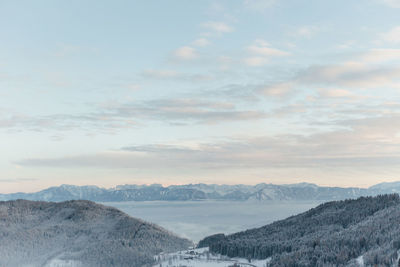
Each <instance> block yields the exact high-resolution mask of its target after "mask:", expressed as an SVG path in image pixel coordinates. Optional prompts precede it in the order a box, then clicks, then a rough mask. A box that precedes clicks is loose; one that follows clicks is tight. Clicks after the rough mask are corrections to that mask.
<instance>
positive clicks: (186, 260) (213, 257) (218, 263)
mask: <svg viewBox="0 0 400 267" xmlns="http://www.w3.org/2000/svg"><path fill="white" fill-rule="evenodd" d="M156 260H157V264H155V265H154V266H153V267H160V266H161V267H179V266H186V267H266V266H267V263H268V262H269V259H266V260H250V261H249V260H247V259H242V258H228V257H226V256H222V255H220V254H214V253H211V252H209V250H208V248H198V249H189V250H183V251H179V252H176V253H169V254H160V255H158V256H157V257H156Z"/></svg>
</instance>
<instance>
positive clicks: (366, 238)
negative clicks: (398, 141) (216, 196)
mask: <svg viewBox="0 0 400 267" xmlns="http://www.w3.org/2000/svg"><path fill="white" fill-rule="evenodd" d="M399 222H400V199H399V196H398V195H397V194H392V195H381V196H377V197H361V198H359V199H356V200H345V201H334V202H328V203H325V204H322V205H320V206H318V207H316V208H313V209H311V210H309V211H307V212H305V213H302V214H299V215H296V216H292V217H289V218H287V219H285V220H281V221H277V222H275V223H272V224H269V225H266V226H263V227H261V228H257V229H251V230H247V231H244V232H239V233H235V234H231V235H228V236H225V235H223V234H220V235H214V236H210V237H207V238H205V239H203V240H202V241H200V243H199V247H206V246H209V247H210V250H211V251H212V252H217V253H220V254H223V255H228V256H230V257H245V258H253V259H255V258H256V259H266V258H270V266H358V265H357V264H356V263H357V262H364V263H365V265H367V266H369V265H370V266H393V264H395V263H397V262H398V259H399V256H398V253H397V252H398V250H399V249H400V224H399ZM396 266H397V265H396Z"/></svg>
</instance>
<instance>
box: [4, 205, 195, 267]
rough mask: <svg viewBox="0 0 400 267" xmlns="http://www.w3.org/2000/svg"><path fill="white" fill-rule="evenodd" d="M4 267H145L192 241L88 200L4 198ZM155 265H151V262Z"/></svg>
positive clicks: (188, 244)
mask: <svg viewBox="0 0 400 267" xmlns="http://www.w3.org/2000/svg"><path fill="white" fill-rule="evenodd" d="M0 244H1V245H0V266H74V267H78V266H147V265H149V264H152V263H153V256H154V255H156V254H158V253H160V252H162V251H165V252H171V251H176V250H182V249H186V248H187V247H188V246H190V245H191V242H190V241H188V240H186V239H182V238H179V237H177V236H175V235H173V234H171V233H169V232H167V231H166V230H164V229H162V228H160V227H158V226H156V225H153V224H150V223H147V222H144V221H142V220H139V219H135V218H131V217H129V216H128V215H126V214H125V213H123V212H121V211H119V210H117V209H115V208H111V207H106V206H103V205H98V204H96V203H94V202H90V201H82V200H80V201H68V202H61V203H51V202H34V201H27V200H17V201H8V202H0ZM150 266H151V265H150Z"/></svg>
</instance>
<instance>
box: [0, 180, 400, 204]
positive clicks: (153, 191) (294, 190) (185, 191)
mask: <svg viewBox="0 0 400 267" xmlns="http://www.w3.org/2000/svg"><path fill="white" fill-rule="evenodd" d="M399 192H400V182H393V183H381V184H377V185H374V186H371V187H370V188H356V187H353V188H341V187H324V186H317V185H315V184H310V183H298V184H287V185H274V184H265V183H262V184H257V185H254V186H252V185H242V184H239V185H216V184H187V185H171V186H168V187H163V186H162V185H159V184H153V185H119V186H116V187H114V188H109V189H105V188H100V187H97V186H74V185H61V186H58V187H50V188H47V189H45V190H42V191H39V192H36V193H13V194H0V200H13V199H28V200H42V201H65V200H74V199H86V200H92V201H100V202H112V201H154V200H164V201H177V200H180V201H186V200H207V199H213V200H237V201H292V200H294V201H300V200H305V201H307V200H318V201H320V200H321V201H324V200H341V199H348V198H357V197H360V196H375V195H379V194H387V193H399Z"/></svg>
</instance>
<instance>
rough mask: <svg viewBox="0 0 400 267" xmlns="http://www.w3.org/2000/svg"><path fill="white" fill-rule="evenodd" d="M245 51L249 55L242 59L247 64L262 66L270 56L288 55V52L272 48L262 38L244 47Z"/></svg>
mask: <svg viewBox="0 0 400 267" xmlns="http://www.w3.org/2000/svg"><path fill="white" fill-rule="evenodd" d="M246 51H247V52H248V53H249V54H250V56H248V57H246V58H245V59H244V62H245V63H246V64H247V65H248V66H252V67H257V66H263V65H265V64H267V63H268V62H269V59H270V58H271V57H282V56H288V55H290V53H288V52H286V51H283V50H279V49H276V48H272V47H271V46H270V44H269V43H268V42H266V41H264V40H261V39H258V40H255V41H254V42H253V44H252V45H249V46H247V47H246Z"/></svg>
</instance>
